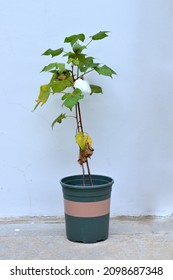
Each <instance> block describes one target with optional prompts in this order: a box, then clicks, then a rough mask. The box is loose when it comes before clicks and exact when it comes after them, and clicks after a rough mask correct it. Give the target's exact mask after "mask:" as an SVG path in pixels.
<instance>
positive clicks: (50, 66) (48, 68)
mask: <svg viewBox="0 0 173 280" xmlns="http://www.w3.org/2000/svg"><path fill="white" fill-rule="evenodd" d="M56 65H57V63H56V62H54V63H50V64H49V65H47V66H45V67H43V69H42V70H41V72H47V71H49V70H51V69H53V68H55V67H56Z"/></svg>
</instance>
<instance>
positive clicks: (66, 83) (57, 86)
mask: <svg viewBox="0 0 173 280" xmlns="http://www.w3.org/2000/svg"><path fill="white" fill-rule="evenodd" d="M72 84H73V82H72V77H71V76H70V77H68V78H67V79H66V80H60V81H54V82H51V84H50V86H51V88H52V90H53V93H57V92H61V91H63V90H65V89H66V88H67V87H71V86H72Z"/></svg>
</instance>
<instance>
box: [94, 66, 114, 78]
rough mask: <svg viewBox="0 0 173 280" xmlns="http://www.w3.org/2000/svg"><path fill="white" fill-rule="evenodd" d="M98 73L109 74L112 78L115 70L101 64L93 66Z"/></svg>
mask: <svg viewBox="0 0 173 280" xmlns="http://www.w3.org/2000/svg"><path fill="white" fill-rule="evenodd" d="M94 69H95V70H96V71H97V72H98V73H99V74H100V75H104V76H109V77H111V78H112V75H113V74H114V75H116V72H115V71H114V70H113V69H111V68H110V67H108V66H106V65H103V66H101V67H95V68H94Z"/></svg>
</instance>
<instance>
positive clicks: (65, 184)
mask: <svg viewBox="0 0 173 280" xmlns="http://www.w3.org/2000/svg"><path fill="white" fill-rule="evenodd" d="M91 176H92V181H93V185H92V186H90V183H89V177H88V175H85V186H83V184H82V175H74V176H69V177H65V178H63V179H61V181H60V183H61V185H62V190H63V196H64V209H65V224H66V235H67V238H68V239H69V240H70V241H73V242H83V243H95V242H98V241H103V240H106V239H107V238H108V234H109V216H110V197H111V190H112V185H113V183H114V181H113V179H112V178H110V177H107V176H102V175H91Z"/></svg>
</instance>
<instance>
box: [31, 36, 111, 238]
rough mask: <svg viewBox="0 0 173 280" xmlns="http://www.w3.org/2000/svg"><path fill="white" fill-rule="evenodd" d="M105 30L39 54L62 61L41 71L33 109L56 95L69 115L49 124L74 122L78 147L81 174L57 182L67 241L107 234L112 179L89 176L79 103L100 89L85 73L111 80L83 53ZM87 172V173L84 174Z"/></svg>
mask: <svg viewBox="0 0 173 280" xmlns="http://www.w3.org/2000/svg"><path fill="white" fill-rule="evenodd" d="M108 33H109V32H108V31H100V32H98V33H97V34H95V35H93V36H90V37H89V39H88V41H87V42H86V38H85V35H84V34H83V33H80V34H75V35H71V36H69V37H66V38H65V40H64V43H65V44H68V45H69V46H70V51H65V49H64V47H62V48H58V49H55V50H52V49H48V50H46V51H45V52H44V53H43V54H42V55H46V56H48V55H50V56H52V58H54V57H56V56H60V55H61V56H62V58H63V59H65V63H64V62H51V63H50V64H49V65H47V66H45V67H44V68H43V69H42V71H41V72H49V73H50V74H51V79H50V81H49V83H47V84H44V85H41V86H40V93H39V96H38V99H37V101H36V106H35V108H34V110H35V109H36V108H37V107H38V105H39V104H40V105H41V106H42V105H44V104H45V103H46V101H47V100H48V98H49V97H50V95H54V94H56V93H60V94H61V95H60V96H61V99H60V101H61V102H62V105H63V107H67V108H68V109H69V110H70V111H71V113H72V115H70V116H69V115H67V114H66V113H60V114H59V116H58V117H57V118H56V119H55V120H54V121H53V123H52V128H53V127H54V125H55V124H56V123H59V124H60V123H62V122H63V121H64V119H67V118H68V117H74V120H75V122H76V131H75V132H74V134H75V139H76V143H77V144H78V146H79V158H78V163H79V164H80V166H81V169H82V172H81V175H73V176H68V177H65V178H63V179H61V182H60V183H61V185H62V190H63V196H64V206H65V222H66V234H67V238H68V239H69V240H71V241H76V242H84V243H93V242H97V241H101V240H105V239H107V237H108V231H109V212H110V196H111V189H112V184H113V179H112V178H110V177H108V176H104V175H93V174H92V173H91V172H90V168H89V162H88V159H89V158H90V157H91V156H92V154H93V151H94V149H93V148H92V139H91V137H90V136H89V135H88V133H86V131H85V130H84V127H83V122H82V114H81V108H80V102H81V101H82V100H83V99H84V98H85V96H86V95H87V94H90V95H91V96H92V95H93V94H100V93H103V91H102V88H101V87H100V86H98V85H95V84H89V83H88V81H87V80H85V78H86V76H87V74H89V73H91V72H94V71H95V72H97V73H98V74H100V75H103V76H108V77H111V78H112V75H114V74H116V73H115V71H114V70H113V69H111V68H110V67H108V66H107V65H105V64H104V65H102V64H100V63H98V62H97V61H96V59H95V58H94V57H92V56H89V55H87V54H86V51H87V50H88V47H89V45H90V44H91V43H92V42H94V41H98V40H102V39H104V38H106V37H108ZM85 169H86V170H87V174H86V173H85V171H86V170H85Z"/></svg>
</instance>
